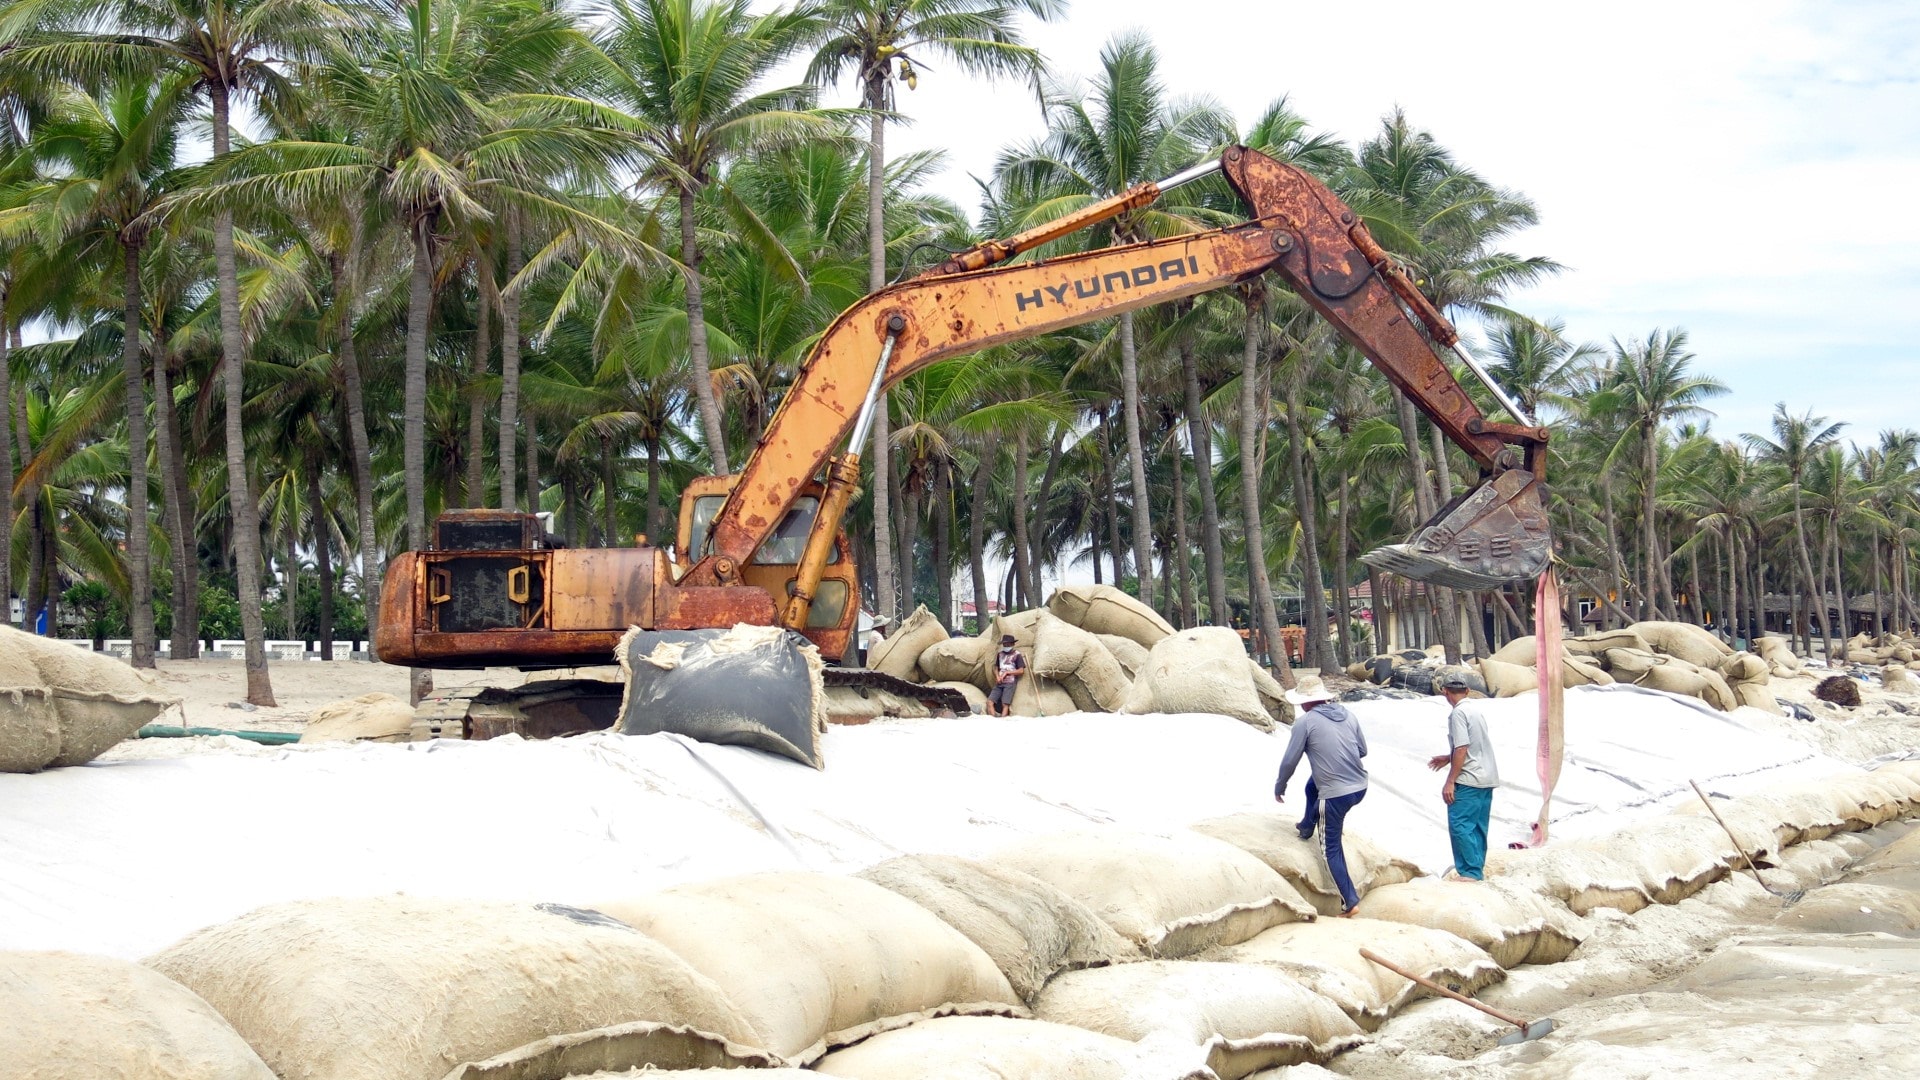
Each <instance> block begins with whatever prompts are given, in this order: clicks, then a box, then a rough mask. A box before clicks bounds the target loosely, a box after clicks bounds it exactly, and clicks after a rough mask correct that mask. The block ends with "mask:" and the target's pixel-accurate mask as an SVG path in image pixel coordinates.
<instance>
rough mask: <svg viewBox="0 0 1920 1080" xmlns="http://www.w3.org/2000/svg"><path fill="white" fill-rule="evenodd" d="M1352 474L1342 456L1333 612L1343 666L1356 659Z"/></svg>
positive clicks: (1335, 531) (1340, 662) (1337, 656)
mask: <svg viewBox="0 0 1920 1080" xmlns="http://www.w3.org/2000/svg"><path fill="white" fill-rule="evenodd" d="M1352 493H1353V477H1352V475H1351V474H1350V472H1349V469H1348V466H1347V460H1346V457H1345V455H1341V457H1340V496H1339V498H1340V501H1339V503H1338V506H1339V510H1338V511H1337V515H1338V516H1337V517H1336V518H1335V519H1334V523H1333V596H1334V600H1333V612H1334V619H1335V623H1334V631H1335V632H1336V633H1337V634H1338V637H1337V639H1336V644H1337V647H1338V650H1339V651H1338V652H1337V653H1336V654H1335V656H1336V660H1337V662H1338V663H1339V665H1340V666H1341V667H1343V668H1344V667H1346V666H1347V665H1348V664H1351V663H1353V659H1354V657H1353V600H1352V596H1351V593H1350V591H1349V590H1350V589H1351V588H1352V586H1350V585H1349V584H1348V582H1349V581H1351V580H1352V579H1351V578H1350V577H1349V575H1350V574H1351V573H1352V568H1351V567H1349V566H1348V564H1347V548H1348V546H1349V545H1350V544H1351V543H1352V534H1351V533H1349V532H1348V531H1347V516H1348V515H1347V508H1348V504H1350V503H1351V502H1352V501H1353V495H1352Z"/></svg>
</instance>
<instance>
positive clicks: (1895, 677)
mask: <svg viewBox="0 0 1920 1080" xmlns="http://www.w3.org/2000/svg"><path fill="white" fill-rule="evenodd" d="M1913 686H1914V683H1913V673H1912V672H1911V671H1909V670H1907V668H1906V666H1905V665H1903V664H1888V665H1887V666H1886V667H1883V668H1881V669H1880V687H1881V689H1883V690H1886V691H1887V692H1888V693H1892V694H1911V693H1913Z"/></svg>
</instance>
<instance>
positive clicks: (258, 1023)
mask: <svg viewBox="0 0 1920 1080" xmlns="http://www.w3.org/2000/svg"><path fill="white" fill-rule="evenodd" d="M145 963H146V965H147V966H148V967H150V968H152V969H153V970H155V971H158V972H159V973H161V974H162V975H165V976H167V977H169V978H171V979H173V980H174V981H176V982H179V983H181V984H183V985H185V986H186V987H187V988H188V989H190V990H193V991H194V992H195V993H198V994H199V995H200V996H201V997H203V998H205V999H206V1000H207V1002H208V1004H210V1005H212V1006H213V1007H214V1008H215V1009H218V1010H219V1011H220V1014H221V1015H222V1016H224V1017H226V1018H227V1020H228V1022H230V1023H231V1024H232V1025H233V1026H234V1028H235V1029H236V1030H238V1031H239V1032H240V1034H241V1035H242V1036H243V1037H244V1038H245V1039H246V1040H247V1042H248V1043H250V1044H251V1045H252V1046H253V1048H254V1049H255V1050H257V1051H258V1052H259V1053H260V1056H261V1058H262V1059H264V1060H265V1061H266V1063H267V1065H268V1066H270V1067H271V1068H272V1069H273V1071H274V1072H275V1073H276V1074H277V1075H278V1076H279V1077H280V1080H363V1078H365V1077H374V1076H377V1077H381V1078H382V1080H441V1078H443V1077H445V1076H446V1075H447V1073H448V1072H449V1071H450V1070H452V1069H454V1068H455V1067H457V1066H459V1065H461V1064H463V1063H466V1062H473V1061H481V1060H484V1059H487V1058H490V1057H492V1056H494V1055H496V1054H502V1053H505V1052H507V1051H509V1050H513V1049H515V1048H517V1047H521V1046H525V1045H527V1044H529V1043H532V1042H536V1041H538V1040H541V1039H545V1038H547V1037H549V1036H552V1035H560V1034H566V1033H570V1032H579V1031H589V1030H592V1029H595V1028H602V1027H607V1026H610V1025H614V1024H626V1023H633V1022H636V1021H652V1022H655V1023H659V1024H663V1025H673V1026H678V1027H684V1028H690V1029H692V1030H694V1031H696V1032H700V1033H704V1034H703V1035H702V1036H701V1038H703V1039H711V1038H712V1037H718V1038H720V1039H723V1040H728V1041H731V1042H734V1043H738V1044H741V1045H742V1046H753V1045H755V1044H756V1043H757V1040H758V1035H757V1034H756V1033H755V1032H754V1029H753V1027H752V1025H751V1024H749V1023H748V1021H747V1020H746V1018H745V1016H744V1015H743V1014H742V1013H741V1012H740V1011H739V1010H738V1009H736V1008H735V1007H734V1006H733V1004H732V1003H731V1002H729V1001H728V1000H727V997H726V995H725V994H724V993H723V992H722V991H721V990H720V988H719V987H718V986H716V985H714V983H713V982H712V981H711V980H709V979H707V978H705V977H704V976H702V975H700V974H699V973H697V972H695V971H694V970H693V969H692V968H690V967H688V966H687V964H686V963H685V962H684V961H682V960H680V959H679V958H678V957H676V956H674V955H673V954H672V953H671V952H669V951H668V950H667V949H666V948H665V947H664V946H662V945H661V944H660V943H659V942H656V941H653V940H651V939H650V938H648V937H646V936H645V935H643V934H640V933H637V932H635V931H634V930H633V929H631V928H630V927H627V926H623V925H621V924H619V923H617V922H615V921H613V920H612V919H609V918H607V917H606V916H604V915H600V914H598V913H596V912H591V911H585V910H582V909H578V908H567V907H561V906H558V905H550V904H542V905H534V904H516V903H502V902H497V901H485V900H462V901H459V902H448V901H445V900H426V899H419V898H415V897H410V896H389V897H367V898H357V899H330V900H300V901H294V902H291V903H284V904H274V905H270V906H268V907H263V908H260V909H258V910H256V911H253V912H251V913H249V914H247V915H243V916H241V917H240V918H238V919H235V920H233V921H231V922H227V923H222V924H220V925H218V926H213V927H209V928H207V929H204V930H200V931H197V932H195V933H193V934H190V935H188V936H187V937H185V938H183V939H181V940H180V941H178V942H175V943H174V944H173V945H170V946H168V947H167V948H166V949H163V950H161V951H160V952H159V953H157V954H155V955H154V956H151V957H149V958H148V959H147V960H146V961H145ZM628 1064H629V1065H630V1066H632V1067H638V1066H642V1065H645V1064H648V1061H647V1060H646V1059H644V1058H640V1059H634V1060H631V1061H630V1062H629V1063H628Z"/></svg>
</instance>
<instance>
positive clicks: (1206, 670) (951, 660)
mask: <svg viewBox="0 0 1920 1080" xmlns="http://www.w3.org/2000/svg"><path fill="white" fill-rule="evenodd" d="M1009 634H1010V635H1012V636H1013V638H1014V642H1015V645H1014V647H1015V648H1016V649H1018V650H1019V651H1020V654H1021V655H1022V656H1023V657H1025V658H1026V661H1027V672H1028V674H1027V676H1026V677H1024V678H1022V679H1021V680H1020V682H1019V684H1018V685H1017V687H1016V688H1015V691H1014V697H1013V713H1014V715H1016V716H1059V715H1062V714H1065V713H1071V712H1118V713H1182V712H1211V713H1220V714H1222V715H1225V716H1231V717H1234V718H1235V719H1238V720H1242V721H1244V722H1246V723H1248V724H1251V725H1253V726H1254V727H1257V728H1260V729H1261V730H1263V731H1265V730H1271V729H1272V728H1273V726H1274V724H1275V722H1276V721H1285V720H1286V719H1288V718H1289V717H1290V716H1291V715H1292V714H1291V710H1290V709H1289V707H1288V706H1287V704H1286V703H1285V702H1284V701H1282V700H1281V697H1280V694H1281V688H1280V685H1279V683H1277V682H1275V681H1274V679H1273V677H1272V676H1270V675H1268V674H1267V672H1266V671H1265V669H1263V668H1261V667H1260V666H1259V665H1258V664H1256V663H1254V662H1253V661H1252V660H1251V659H1249V658H1248V656H1247V650H1246V645H1245V643H1244V642H1243V641H1242V640H1241V638H1240V635H1239V634H1238V633H1236V632H1235V631H1233V630H1231V629H1228V628H1226V627H1217V626H1214V627H1198V628H1195V629H1192V630H1175V629H1174V628H1173V627H1172V626H1171V625H1170V624H1168V622H1167V621H1166V620H1165V619H1163V618H1161V617H1160V615H1159V614H1158V613H1157V612H1155V611H1154V610H1153V609H1152V608H1150V607H1148V606H1147V605H1145V604H1142V603H1141V602H1140V601H1138V600H1136V599H1134V598H1133V597H1131V596H1128V595H1127V594H1126V593H1124V592H1122V591H1120V590H1119V589H1116V588H1114V587H1112V586H1111V585H1072V586H1065V587H1063V588H1060V589H1058V590H1056V591H1055V592H1054V594H1053V596H1052V597H1051V598H1050V599H1049V600H1048V601H1047V606H1046V607H1045V608H1035V609H1033V610H1030V611H1021V612H1016V613H1013V614H1010V615H997V616H995V617H994V618H993V619H992V620H990V621H989V622H988V624H987V625H986V627H985V628H984V629H983V630H982V631H981V632H980V633H979V634H978V635H976V636H974V637H948V636H947V632H946V630H945V629H944V628H943V627H941V625H940V622H939V620H938V619H936V618H934V616H933V613H932V612H930V611H928V610H927V609H926V608H924V607H922V608H918V609H916V610H915V611H914V613H913V614H912V615H910V616H908V617H907V618H906V619H905V620H904V621H903V622H901V624H900V626H899V627H898V628H897V629H895V631H894V632H893V633H892V634H891V635H889V636H887V637H885V638H882V639H881V640H880V641H879V642H878V643H876V644H875V645H874V647H873V648H872V649H871V650H870V651H869V652H868V654H867V666H868V667H870V668H872V669H873V670H875V671H879V672H882V673H884V674H887V675H892V676H893V677H895V678H898V679H906V680H909V681H911V682H918V683H928V684H931V685H934V686H940V687H945V688H947V689H952V690H957V691H959V692H960V693H961V694H963V695H965V696H966V697H967V699H968V700H969V701H970V702H972V703H973V705H974V707H975V709H977V710H984V709H985V707H986V701H987V693H988V692H989V691H991V690H992V689H993V682H994V671H993V661H994V656H995V654H996V652H997V651H998V650H999V647H1000V639H1001V638H1002V637H1004V636H1006V635H1009Z"/></svg>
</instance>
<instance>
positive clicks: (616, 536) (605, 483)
mask: <svg viewBox="0 0 1920 1080" xmlns="http://www.w3.org/2000/svg"><path fill="white" fill-rule="evenodd" d="M615 464H616V462H615V454H614V452H613V439H611V438H610V437H608V436H605V435H602V436H601V437H600V521H601V523H602V524H601V532H603V533H604V534H605V535H606V543H607V546H608V547H625V546H626V538H624V537H622V536H621V535H620V517H619V510H620V492H619V484H618V482H617V481H618V476H617V474H616V471H615V468H614V466H615Z"/></svg>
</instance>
